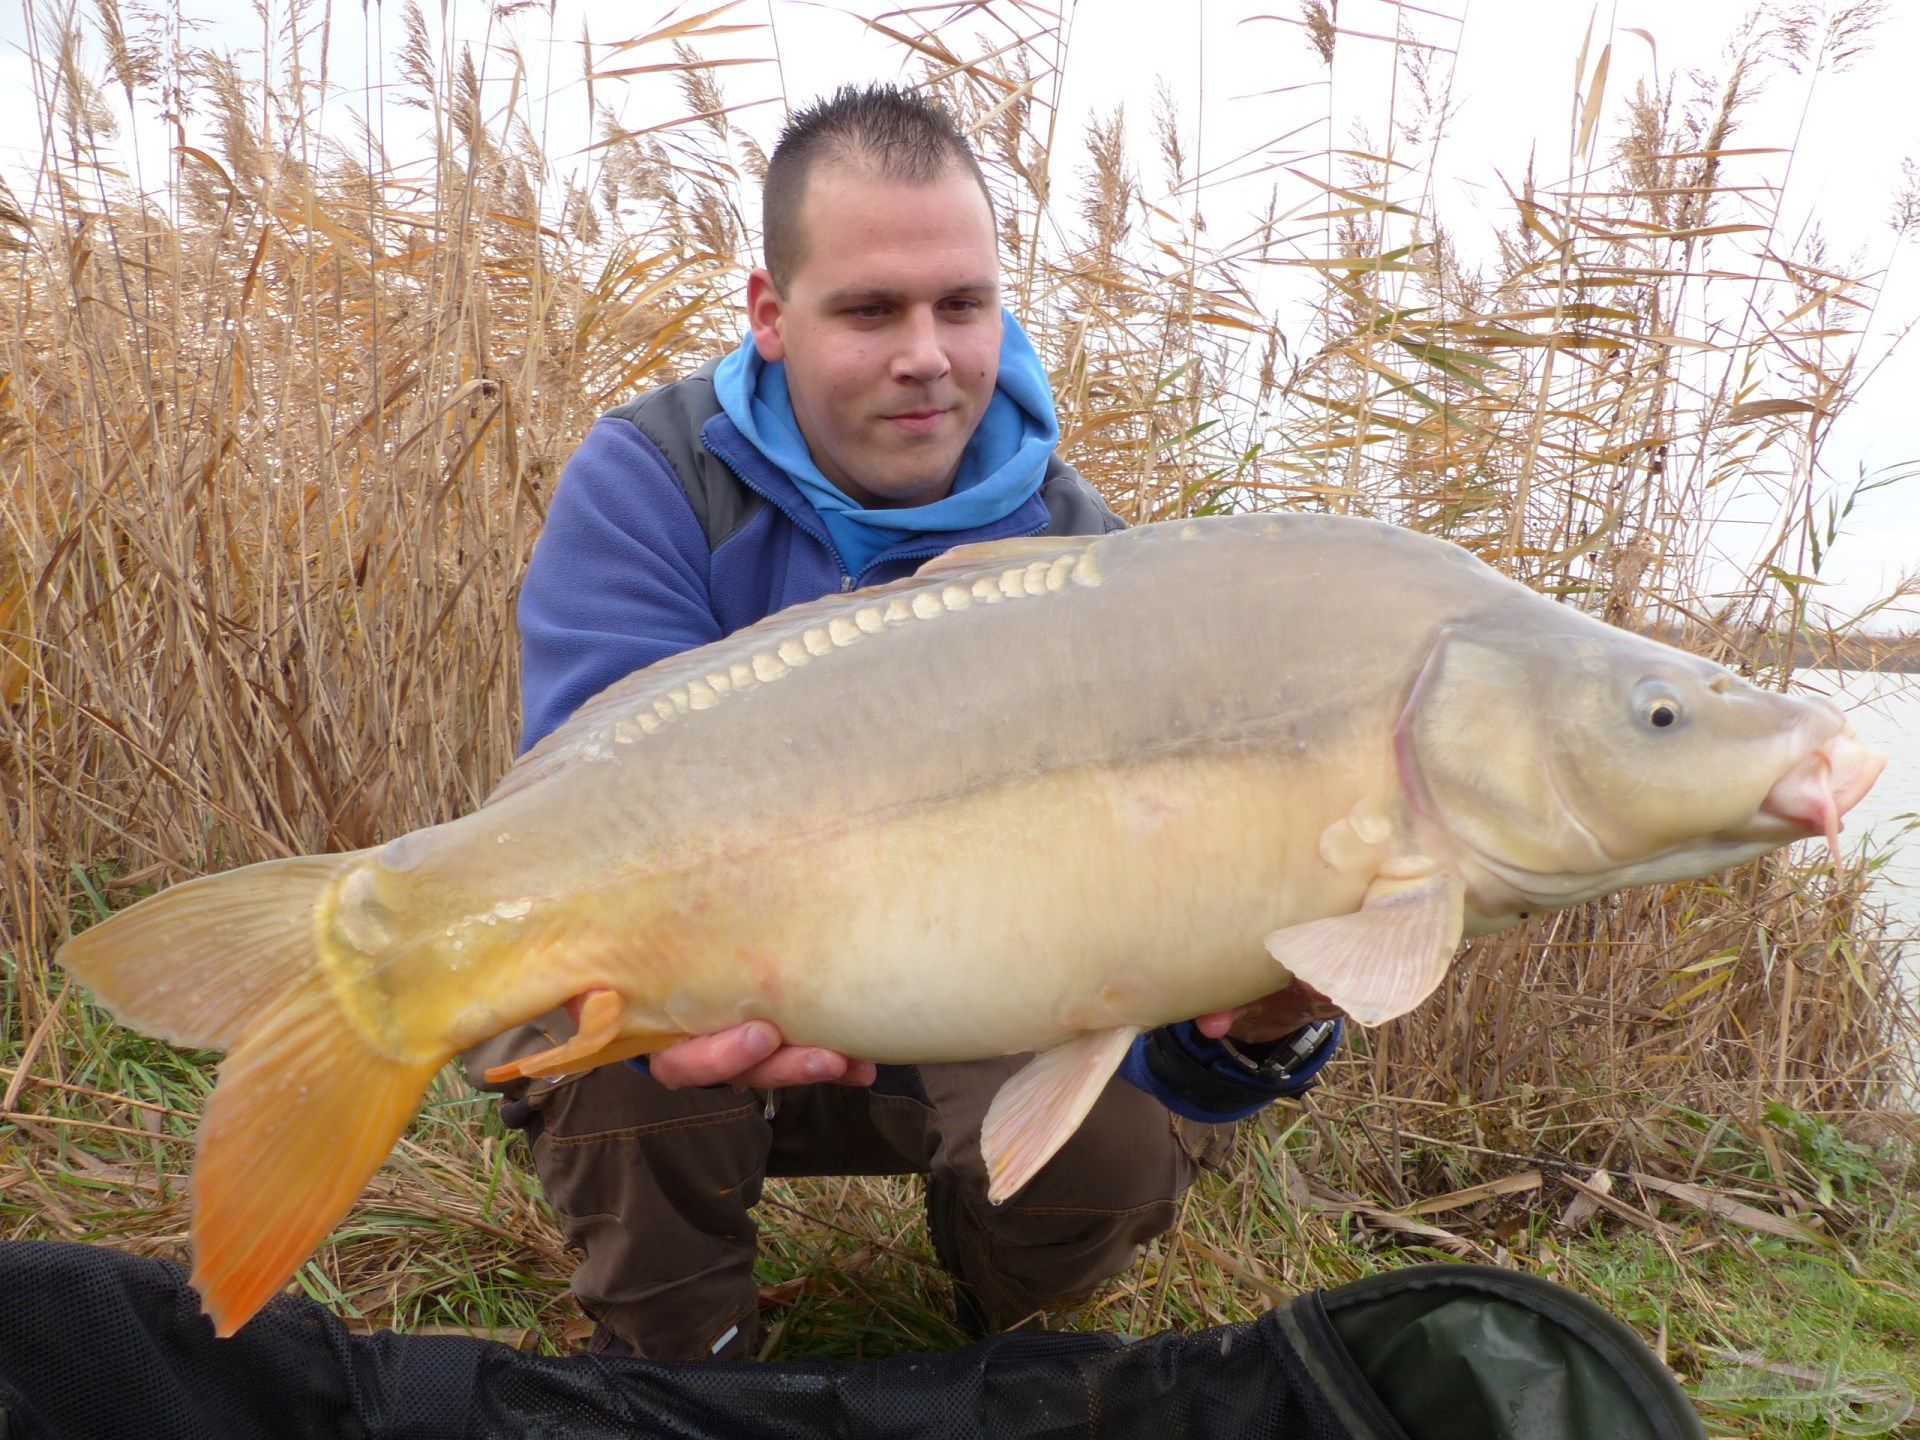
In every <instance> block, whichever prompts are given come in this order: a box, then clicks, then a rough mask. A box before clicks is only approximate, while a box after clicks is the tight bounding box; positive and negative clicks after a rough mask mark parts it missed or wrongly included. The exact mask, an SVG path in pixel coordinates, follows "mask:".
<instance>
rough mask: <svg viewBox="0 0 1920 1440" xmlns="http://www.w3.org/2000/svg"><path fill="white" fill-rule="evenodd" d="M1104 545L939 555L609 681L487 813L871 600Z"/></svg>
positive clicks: (973, 549) (504, 783)
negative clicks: (606, 736) (744, 665)
mask: <svg viewBox="0 0 1920 1440" xmlns="http://www.w3.org/2000/svg"><path fill="white" fill-rule="evenodd" d="M1100 538H1101V537H1099V536H1097V535H1060V536H1030V537H1025V538H1021V539H1016V540H988V541H983V542H981V543H979V544H976V545H962V546H959V547H957V548H955V549H953V550H949V551H947V552H946V553H944V554H942V555H937V556H935V557H934V558H933V559H931V560H929V561H928V562H927V563H926V564H925V565H923V566H921V567H920V569H919V571H918V573H916V574H913V575H910V576H908V577H907V578H906V579H904V580H894V581H890V582H888V583H887V584H885V585H871V586H868V587H866V588H865V589H861V590H848V591H845V592H842V593H836V594H831V595H825V596H822V597H821V598H820V599H818V600H809V601H806V602H804V603H802V604H799V605H792V606H789V607H788V608H787V609H785V610H776V611H775V612H774V613H773V614H771V615H769V616H767V617H766V618H765V619H763V620H760V621H757V622H756V623H754V624H752V625H748V626H746V627H744V628H743V629H740V630H736V631H734V632H733V634H731V635H728V636H726V637H725V638H724V639H721V640H716V641H714V642H713V643H712V644H710V645H702V646H700V647H699V648H697V649H694V650H684V651H681V652H680V653H679V654H677V655H669V656H667V657H666V658H665V659H663V660H660V661H658V662H656V663H655V664H652V665H649V666H647V667H646V668H645V669H642V670H636V671H634V672H633V673H632V674H631V675H628V676H625V677H624V678H622V679H619V680H616V681H614V682H613V683H612V684H611V685H609V686H607V688H606V689H604V690H602V691H600V692H599V693H598V694H597V695H595V696H593V697H592V698H591V699H589V700H587V701H585V702H584V703H582V704H581V706H580V708H579V709H578V710H575V711H574V712H573V714H572V715H570V716H569V717H568V718H567V720H566V723H565V724H563V725H561V726H560V727H559V728H558V729H556V730H554V731H553V732H552V733H551V734H549V735H547V736H546V737H545V738H543V739H542V740H541V741H540V743H539V744H537V745H535V746H534V747H533V748H532V749H531V750H529V751H528V752H527V753H526V754H524V755H522V756H521V757H520V758H519V759H518V760H516V761H515V762H514V763H513V764H512V766H510V767H509V768H508V770H507V772H506V774H504V775H502V776H501V777H500V783H499V784H498V785H496V786H494V788H493V792H492V793H491V794H490V795H488V796H487V798H486V801H485V803H486V804H487V805H492V804H494V803H495V802H496V801H500V800H504V799H506V798H507V797H508V796H511V795H517V794H519V793H520V792H521V791H522V790H525V789H527V788H528V787H529V786H531V785H534V784H537V783H538V782H539V781H541V780H544V779H545V778H546V777H547V776H549V775H551V774H553V773H554V772H555V771H556V770H560V769H562V768H564V767H565V766H566V765H567V764H568V763H570V762H571V761H572V759H573V758H574V756H575V754H576V753H577V752H578V751H579V750H580V749H582V748H584V747H585V746H586V745H589V744H592V743H596V742H598V741H599V740H601V739H602V738H603V737H602V734H601V732H602V731H603V729H604V728H605V727H607V726H609V725H612V724H614V723H616V722H617V721H619V720H622V719H625V718H627V717H629V716H630V715H633V714H635V713H637V712H638V711H640V710H641V709H642V708H644V707H643V703H642V702H643V701H645V700H648V699H652V698H658V697H660V696H664V695H666V694H668V693H669V692H670V691H672V690H673V689H675V688H676V687H677V686H680V685H685V684H688V683H690V682H693V681H696V680H700V679H703V678H704V677H706V676H709V675H711V674H713V673H715V672H716V671H717V672H723V673H724V672H725V671H727V670H728V669H729V667H731V666H732V665H733V664H735V663H736V662H739V661H744V660H749V659H750V658H751V657H752V656H753V655H755V654H757V653H760V652H763V651H767V650H770V649H772V648H774V647H775V646H777V645H778V644H779V643H780V642H781V641H782V640H784V639H787V638H789V637H791V636H796V635H799V634H801V633H802V632H804V631H806V630H809V629H811V628H813V627H814V626H816V625H821V624H824V623H826V622H827V621H829V620H832V619H834V618H836V617H846V616H851V615H852V614H853V613H854V612H855V611H857V610H861V609H864V608H865V607H867V606H869V605H871V604H873V603H874V601H876V600H886V599H889V598H891V597H893V596H895V595H900V594H904V593H907V592H911V591H917V590H925V589H928V588H930V587H932V586H935V585H947V584H951V583H953V582H954V581H955V580H956V579H958V577H959V576H961V575H963V574H965V575H973V574H990V573H992V572H994V571H996V570H1001V569H1004V568H1006V567H1007V566H1008V565H1010V564H1018V563H1031V562H1032V561H1035V560H1043V559H1058V558H1059V557H1060V556H1062V555H1072V554H1075V553H1076V552H1078V551H1080V550H1084V549H1085V548H1086V547H1087V546H1088V545H1090V544H1092V543H1093V542H1094V541H1095V540H1098V539H1100Z"/></svg>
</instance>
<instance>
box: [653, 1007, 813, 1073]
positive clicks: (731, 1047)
mask: <svg viewBox="0 0 1920 1440" xmlns="http://www.w3.org/2000/svg"><path fill="white" fill-rule="evenodd" d="M779 1048H780V1032H779V1031H778V1030H776V1029H774V1027H773V1026H771V1025H769V1024H768V1023H767V1022H766V1021H764V1020H749V1021H748V1022H747V1023H746V1024H744V1025H735V1026H733V1027H732V1028H731V1029H727V1030H716V1031H714V1032H713V1034H711V1035H696V1036H694V1037H693V1038H692V1039H690V1040H682V1041H680V1042H679V1043H677V1044H674V1045H669V1046H668V1047H667V1048H666V1049H664V1050H661V1051H658V1052H656V1053H655V1054H654V1056H653V1057H652V1059H651V1060H649V1061H648V1063H647V1068H648V1069H649V1070H651V1071H652V1072H653V1078H654V1079H656V1080H658V1081H659V1082H660V1083H661V1084H662V1085H664V1086H666V1087H667V1088H668V1089H669V1090H680V1089H685V1088H687V1087H689V1086H693V1085H725V1084H728V1083H729V1082H732V1081H736V1080H738V1079H739V1077H740V1076H742V1075H743V1074H745V1073H746V1072H748V1071H750V1070H752V1069H753V1068H754V1067H755V1066H757V1065H759V1064H760V1063H761V1062H762V1061H764V1060H765V1059H766V1058H767V1057H768V1056H770V1055H772V1054H773V1053H774V1052H775V1051H777V1050H778V1049H779ZM789 1083H791V1082H789Z"/></svg>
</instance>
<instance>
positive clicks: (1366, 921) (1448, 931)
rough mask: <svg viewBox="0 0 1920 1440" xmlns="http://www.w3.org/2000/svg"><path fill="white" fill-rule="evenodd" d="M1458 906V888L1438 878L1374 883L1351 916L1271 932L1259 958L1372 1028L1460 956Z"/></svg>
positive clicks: (1461, 889)
mask: <svg viewBox="0 0 1920 1440" xmlns="http://www.w3.org/2000/svg"><path fill="white" fill-rule="evenodd" d="M1465 903H1466V887H1465V886H1464V885H1462V884H1461V882H1460V879H1459V877H1458V876H1455V875H1449V874H1446V873H1445V872H1436V873H1433V874H1430V875H1426V876H1422V877H1420V878H1418V879H1413V880H1376V881H1375V882H1374V883H1373V884H1372V885H1371V886H1370V887H1368V890H1367V895H1366V899H1365V900H1364V901H1362V902H1361V905H1360V908H1359V909H1358V910H1356V911H1355V912H1354V913H1353V914H1351V915H1336V916H1334V917H1332V918H1331V919H1327V920H1315V921H1312V922H1311V923H1309V924H1306V925H1292V926H1289V927H1288V928H1286V929H1284V930H1276V931H1274V932H1273V933H1272V934H1271V935H1269V936H1267V953H1268V954H1270V955H1272V956H1273V958H1274V959H1276V960H1278V961H1279V962H1280V963H1281V964H1282V965H1284V966H1286V967H1287V969H1288V970H1289V971H1290V972H1292V974H1293V977H1294V978H1295V979H1296V980H1304V981H1306V983H1307V984H1309V985H1311V986H1312V987H1313V988H1314V989H1315V990H1318V991H1319V992H1320V993H1321V994H1322V995H1324V996H1326V997H1327V998H1328V999H1329V1000H1331V1001H1332V1002H1333V1003H1334V1004H1336V1005H1338V1006H1339V1007H1340V1008H1341V1009H1342V1010H1344V1011H1346V1012H1347V1014H1349V1015H1350V1016H1352V1017H1353V1018H1354V1019H1355V1020H1357V1021H1359V1022H1360V1023H1361V1024H1362V1025H1378V1024H1380V1023H1382V1022H1383V1021H1387V1020H1391V1019H1393V1018H1394V1016H1396V1015H1404V1014H1406V1013H1407V1011H1409V1010H1411V1009H1413V1007H1414V1006H1416V1005H1418V1004H1419V1003H1420V1002H1421V1001H1422V1000H1424V999H1426V998H1427V996H1429V995H1430V994H1432V993H1433V989H1434V987H1435V986H1436V985H1438V984H1439V983H1440V979H1441V977H1442V976H1443V975H1445V974H1446V973H1447V966H1448V965H1449V964H1451V963H1452V960H1453V952H1454V951H1455V950H1457V949H1459V948H1460V936H1461V929H1462V925H1463V922H1464V914H1463V912H1464V907H1465Z"/></svg>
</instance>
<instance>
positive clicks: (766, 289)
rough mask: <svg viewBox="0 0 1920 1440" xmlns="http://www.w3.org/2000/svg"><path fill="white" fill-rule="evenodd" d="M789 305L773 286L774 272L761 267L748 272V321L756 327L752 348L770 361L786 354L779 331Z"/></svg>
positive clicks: (784, 342) (750, 325)
mask: <svg viewBox="0 0 1920 1440" xmlns="http://www.w3.org/2000/svg"><path fill="white" fill-rule="evenodd" d="M786 306H787V302H786V301H784V300H782V299H781V298H780V292H779V290H777V289H775V288H774V283H773V275H772V272H770V271H768V270H767V269H765V268H764V267H762V268H761V269H758V270H755V271H754V272H753V273H752V274H751V275H749V276H747V324H748V326H749V327H751V329H752V330H753V348H754V349H756V350H758V351H759V352H760V358H761V359H762V360H764V361H766V362H767V364H769V365H773V364H777V363H778V362H779V361H781V360H784V359H785V358H786V354H787V346H786V341H785V340H784V339H782V338H781V334H780V321H781V317H782V316H783V315H784V314H785V312H786Z"/></svg>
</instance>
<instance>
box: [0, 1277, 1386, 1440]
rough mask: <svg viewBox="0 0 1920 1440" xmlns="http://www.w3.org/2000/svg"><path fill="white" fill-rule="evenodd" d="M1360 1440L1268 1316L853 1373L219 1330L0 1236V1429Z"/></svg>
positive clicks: (707, 1439) (158, 1436) (149, 1289)
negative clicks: (222, 1334)
mask: <svg viewBox="0 0 1920 1440" xmlns="http://www.w3.org/2000/svg"><path fill="white" fill-rule="evenodd" d="M136 1435H137V1436H140V1437H143V1440H173V1437H180V1440H186V1437H194V1440H202V1437H209V1436H211V1437H219V1440H252V1437H256V1436H257V1437H268V1436H272V1437H275V1440H287V1437H296V1440H306V1437H314V1440H319V1437H327V1440H344V1437H361V1436H366V1437H372V1436H378V1437H381V1440H441V1437H446V1440H453V1437H466V1436H473V1437H479V1436H487V1437H548V1436H553V1437H558V1436H566V1437H568V1440H602V1437H606V1440H612V1437H616V1436H618V1437H622V1440H631V1437H636V1436H646V1437H674V1440H723V1437H724V1440H809V1437H824V1436H833V1437H845V1440H856V1437H857V1440H869V1437H870V1440H949V1437H951V1440H960V1437H968V1440H975V1437H986V1440H1016V1437H1018V1440H1054V1437H1059V1440H1065V1437H1069V1436H1095V1435H1098V1436H1101V1437H1121V1440H1125V1437H1140V1440H1226V1437H1229V1436H1231V1437H1234V1440H1247V1437H1275V1440H1279V1437H1285V1440H1351V1437H1350V1435H1349V1432H1348V1431H1347V1430H1346V1429H1345V1428H1344V1427H1343V1426H1342V1425H1341V1424H1340V1422H1339V1421H1338V1419H1337V1418H1336V1417H1335V1415H1334V1413H1333V1411H1332V1410H1331V1408H1330V1407H1329V1406H1328V1403H1327V1401H1326V1399H1325V1397H1324V1396H1322V1395H1321V1393H1320V1392H1319V1390H1318V1389H1317V1388H1316V1386H1315V1385H1314V1383H1313V1381H1312V1379H1311V1378H1310V1377H1309V1375H1308V1374H1307V1372H1306V1370H1305V1369H1304V1368H1303V1366H1302V1365H1301V1362H1300V1359H1299V1357H1298V1356H1297V1355H1296V1354H1295V1352H1294V1350H1293V1347H1292V1345H1291V1344H1290V1343H1289V1341H1288V1340H1287V1338H1286V1336H1285V1334H1284V1333H1283V1332H1282V1330H1281V1328H1280V1326H1279V1325H1278V1323H1277V1314H1276V1315H1268V1316H1266V1317H1263V1318H1262V1319H1260V1320H1257V1321H1253V1322H1250V1323H1247V1324H1243V1325H1231V1326H1223V1327H1220V1328H1218V1329H1213V1330H1207V1331H1203V1332H1200V1333H1198V1334H1195V1335H1172V1334H1167V1335H1157V1336H1154V1337H1151V1338H1149V1339H1145V1340H1139V1341H1135V1342H1132V1343H1123V1342H1122V1341H1120V1340H1119V1339H1118V1338H1116V1337H1114V1336H1107V1335H1048V1334H1039V1335H1025V1334H1016V1335H1007V1336H1000V1337H996V1338H995V1339H991V1340H986V1341H982V1342H981V1343H979V1344H977V1345H972V1346H969V1347H967V1348H966V1349H964V1350H956V1351H952V1352H948V1353H940V1354H925V1355H901V1356H894V1357H890V1358H887V1359H882V1360H872V1361H865V1362H860V1363H851V1362H825V1361H821V1362H807V1361H792V1362H784V1363H776V1364H766V1365H753V1364H717V1363H708V1364H656V1363H652V1362H647V1361H639V1360H609V1359H604V1358H600V1357H595V1356H586V1355H577V1356H566V1357H553V1356H540V1355H528V1354H523V1353H521V1352H519V1351H516V1350H513V1349H511V1348H509V1347H507V1346H505V1345H501V1344H496V1343H493V1342H489V1341H485V1340H479V1339H469V1338H465V1337H459V1336H406V1335H399V1334H395V1333H393V1332H391V1331H382V1332H378V1333H375V1334H371V1335H356V1334H352V1333H350V1332H349V1331H348V1330H347V1329H346V1328H345V1327H344V1326H343V1325H342V1324H341V1323H340V1322H339V1321H338V1320H336V1319H335V1318H334V1317H333V1316H332V1315H331V1314H329V1313H328V1312H327V1310H326V1309H325V1308H324V1307H323V1306H321V1305H318V1304H316V1303H314V1302H312V1301H310V1300H306V1299H303V1298H299V1297H294V1296H282V1297H280V1298H279V1299H277V1300H275V1301H273V1302H272V1303H271V1304H269V1305H268V1306H267V1307H266V1308H265V1309H264V1310H263V1311H261V1313H260V1314H259V1315H257V1316H256V1317H255V1318H254V1319H253V1320H252V1321H250V1322H249V1323H248V1324H247V1325H246V1326H244V1327H243V1328H242V1329H241V1331H240V1333H239V1334H238V1335H236V1336H234V1337H232V1338H231V1339H228V1340H216V1339H214V1337H213V1327H212V1325H211V1324H210V1323H209V1322H208V1321H207V1320H206V1319H205V1317H203V1316H202V1315H201V1314H200V1309H199V1304H198V1298H197V1297H196V1296H195V1295H194V1293H193V1291H192V1290H191V1289H189V1288H188V1286H187V1284H186V1279H185V1274H184V1272H183V1271H182V1270H181V1269H180V1268H179V1267H178V1266H176V1265H173V1264H170V1263H168V1262H165V1261H160V1260H150V1259H143V1258H140V1257H137V1256H132V1255H126V1254H122V1253H119V1252H117V1251H112V1250H106V1249H101V1248H99V1247H94V1246H84V1245H68V1244H56V1243H48V1242H37V1241H14V1242H9V1243H5V1244H0V1440H42V1437H59V1440H84V1437H92V1436H111V1437H114V1440H121V1437H127V1436H136Z"/></svg>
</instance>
